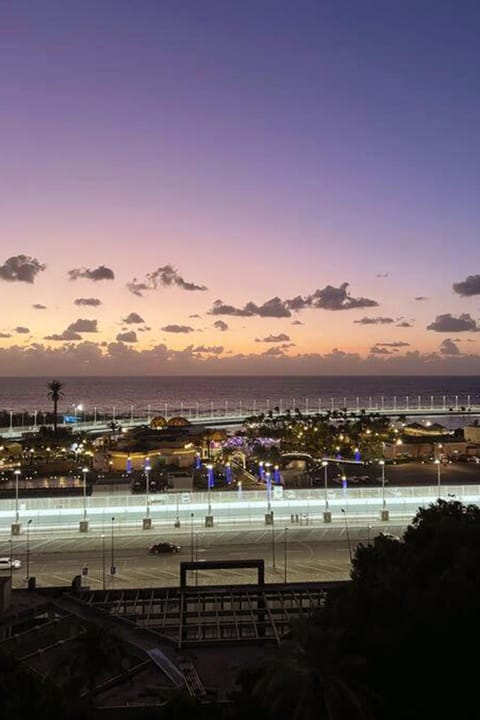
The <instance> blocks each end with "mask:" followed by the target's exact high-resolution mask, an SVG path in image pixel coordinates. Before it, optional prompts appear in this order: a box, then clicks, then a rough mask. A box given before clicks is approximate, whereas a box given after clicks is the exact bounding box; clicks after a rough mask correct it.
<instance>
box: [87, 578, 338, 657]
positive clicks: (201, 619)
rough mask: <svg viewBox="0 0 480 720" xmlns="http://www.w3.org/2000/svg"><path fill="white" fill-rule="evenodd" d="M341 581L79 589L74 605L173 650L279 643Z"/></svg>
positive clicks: (317, 606) (320, 603) (319, 605)
mask: <svg viewBox="0 0 480 720" xmlns="http://www.w3.org/2000/svg"><path fill="white" fill-rule="evenodd" d="M344 584H345V583H344V582H313V583H290V584H285V585H279V584H275V585H262V586H259V585H228V586H214V587H203V586H201V587H189V588H185V589H181V588H152V589H150V588H144V589H138V590H137V589H135V590H129V589H125V590H120V589H119V590H108V591H102V590H96V591H90V590H82V591H81V592H80V593H78V594H76V596H75V597H76V598H77V600H79V601H81V602H83V603H86V604H87V605H90V606H92V607H95V608H97V609H99V610H101V611H102V613H104V614H107V615H110V616H112V617H116V618H121V619H123V620H126V621H128V622H130V623H133V624H135V625H138V626H140V627H143V628H148V629H149V630H153V631H155V632H156V633H158V634H159V636H161V637H163V638H164V639H166V640H168V641H169V642H171V643H172V644H173V645H174V646H176V647H177V648H185V647H195V646H206V645H218V644H239V643H240V644H258V643H262V644H263V643H273V644H275V643H276V644H280V642H281V640H282V638H283V637H284V636H285V634H286V633H287V632H288V630H289V629H290V625H291V622H292V620H294V619H296V618H298V617H302V616H307V615H309V614H310V613H312V612H313V611H315V610H316V609H317V608H319V607H321V605H322V604H323V602H324V600H325V597H326V593H327V592H330V591H331V590H333V589H335V588H336V587H339V586H342V585H344Z"/></svg>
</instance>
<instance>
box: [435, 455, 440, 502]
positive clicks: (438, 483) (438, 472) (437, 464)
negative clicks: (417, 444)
mask: <svg viewBox="0 0 480 720" xmlns="http://www.w3.org/2000/svg"><path fill="white" fill-rule="evenodd" d="M433 462H434V463H435V465H436V466H437V495H438V499H439V500H440V485H441V466H442V463H441V461H440V460H439V458H436V459H435V460H434V461H433Z"/></svg>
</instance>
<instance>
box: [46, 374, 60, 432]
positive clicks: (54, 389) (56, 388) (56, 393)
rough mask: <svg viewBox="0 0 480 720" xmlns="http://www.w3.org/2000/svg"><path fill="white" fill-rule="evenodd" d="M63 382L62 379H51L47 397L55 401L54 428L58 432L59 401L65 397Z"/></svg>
mask: <svg viewBox="0 0 480 720" xmlns="http://www.w3.org/2000/svg"><path fill="white" fill-rule="evenodd" d="M62 388H63V383H62V382H60V380H51V381H50V382H49V383H48V393H47V397H48V399H49V400H51V401H52V402H53V429H54V431H55V432H57V407H58V401H59V400H61V399H62V398H63V392H62Z"/></svg>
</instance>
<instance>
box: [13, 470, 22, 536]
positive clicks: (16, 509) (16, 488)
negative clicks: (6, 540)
mask: <svg viewBox="0 0 480 720" xmlns="http://www.w3.org/2000/svg"><path fill="white" fill-rule="evenodd" d="M13 474H14V475H15V522H16V523H17V525H18V523H19V513H18V479H19V477H20V475H21V474H22V471H21V470H19V469H18V468H17V469H16V470H14V471H13Z"/></svg>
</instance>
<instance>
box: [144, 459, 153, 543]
mask: <svg viewBox="0 0 480 720" xmlns="http://www.w3.org/2000/svg"><path fill="white" fill-rule="evenodd" d="M151 469H152V466H151V465H150V458H148V457H147V458H145V467H144V470H145V517H144V518H143V523H142V527H143V529H144V530H150V529H151V527H152V518H151V517H150V497H149V496H150V471H151Z"/></svg>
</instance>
